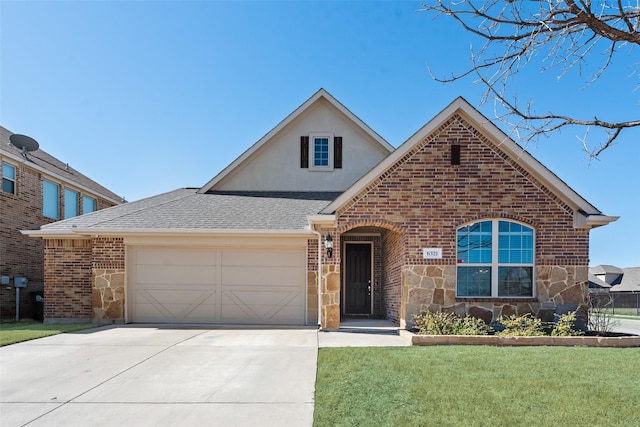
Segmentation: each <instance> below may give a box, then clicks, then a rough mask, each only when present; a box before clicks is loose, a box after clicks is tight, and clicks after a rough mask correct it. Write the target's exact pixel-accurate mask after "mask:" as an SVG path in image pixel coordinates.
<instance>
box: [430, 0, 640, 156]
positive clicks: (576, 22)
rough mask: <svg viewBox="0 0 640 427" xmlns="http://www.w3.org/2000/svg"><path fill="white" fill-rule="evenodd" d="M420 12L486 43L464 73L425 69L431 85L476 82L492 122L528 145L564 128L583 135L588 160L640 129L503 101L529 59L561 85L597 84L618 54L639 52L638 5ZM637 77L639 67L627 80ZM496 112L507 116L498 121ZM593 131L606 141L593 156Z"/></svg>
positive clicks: (456, 7) (468, 0) (464, 1)
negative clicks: (578, 78)
mask: <svg viewBox="0 0 640 427" xmlns="http://www.w3.org/2000/svg"><path fill="white" fill-rule="evenodd" d="M422 6H423V9H421V10H420V11H423V12H434V13H436V16H437V17H439V16H442V15H445V16H448V17H451V18H453V19H454V20H455V21H456V22H457V23H458V24H459V25H461V26H462V28H464V29H465V30H466V31H468V32H470V33H472V34H474V35H475V36H478V37H479V38H481V39H483V40H485V42H484V44H483V45H482V46H481V47H480V48H478V49H474V48H473V46H472V47H471V55H470V61H471V65H470V67H469V68H468V69H466V70H464V71H462V72H460V73H457V74H456V73H454V74H451V75H450V76H449V77H437V76H436V75H435V73H434V71H433V69H432V68H431V67H428V70H429V73H430V74H431V76H432V78H433V79H435V80H436V81H439V82H443V83H451V82H455V81H457V80H460V79H463V78H465V77H468V76H470V75H473V74H475V75H476V76H477V77H478V79H479V81H480V82H481V83H482V84H483V85H484V86H485V87H486V91H485V94H484V96H483V102H484V101H486V100H487V99H489V98H493V99H494V101H495V103H496V117H497V118H498V119H500V120H501V121H503V122H504V123H505V124H507V125H508V126H509V127H510V128H511V131H512V132H513V133H514V134H515V135H518V137H519V138H521V139H522V140H524V141H530V140H532V139H535V138H537V137H540V136H544V135H550V134H551V133H554V132H558V131H560V130H561V129H563V128H566V127H585V128H586V132H585V137H584V138H583V144H584V147H585V150H586V151H587V153H588V154H589V156H591V157H597V156H599V155H600V154H601V153H602V152H603V151H604V150H606V149H607V148H609V147H611V146H612V145H613V144H614V141H615V140H616V139H617V138H618V137H619V136H620V134H621V133H622V131H624V130H626V129H629V128H633V127H638V126H640V120H625V121H615V120H601V119H599V118H598V117H597V115H596V114H594V117H593V119H584V118H577V117H571V116H570V115H565V114H557V113H552V112H549V113H545V114H540V113H536V112H534V111H532V108H531V105H532V103H531V102H528V103H527V104H526V105H525V106H524V107H521V106H520V105H519V102H518V99H517V96H516V95H515V94H514V95H507V93H508V90H507V89H509V88H510V87H511V84H512V81H513V79H514V78H515V77H516V76H517V74H518V73H519V72H520V70H522V69H523V68H524V67H526V66H527V65H530V64H531V62H532V60H533V59H534V58H536V60H538V59H540V60H541V63H542V65H541V66H540V67H541V68H540V71H541V72H548V71H550V70H552V69H554V68H556V69H558V70H559V71H558V78H561V77H563V76H564V75H566V74H567V73H568V72H569V71H572V70H575V71H577V72H578V73H579V74H580V75H582V72H583V70H584V69H594V68H595V72H593V73H592V75H591V76H589V77H585V84H586V85H587V86H588V85H590V84H592V83H594V82H595V81H597V80H598V79H599V78H600V77H601V76H602V75H603V74H604V73H605V72H606V71H607V70H608V69H609V67H611V66H612V64H613V60H614V57H615V55H616V54H617V53H618V52H619V51H620V49H622V48H624V47H628V48H629V49H632V48H633V47H636V48H637V47H638V46H640V32H639V31H638V27H639V26H640V4H639V3H638V2H631V0H628V1H624V0H609V1H607V0H600V1H597V2H592V1H591V0H564V1H559V0H539V1H526V2H525V1H514V0H510V1H499V0H484V1H481V2H480V1H472V0H459V1H447V0H434V1H432V2H429V3H423V5H422ZM601 53H605V55H600V54H601ZM596 55H597V56H596ZM637 69H638V67H637V66H636V68H635V69H634V70H633V72H632V73H631V74H635V73H636V72H637ZM635 88H637V84H635V85H634V89H635ZM497 107H501V108H502V109H504V110H506V113H502V114H499V113H498V110H499V109H498V108H497ZM590 128H598V129H602V130H603V131H604V132H605V135H606V137H605V138H604V141H602V142H599V143H597V144H596V145H595V146H594V147H591V148H589V145H588V144H587V141H586V135H588V133H589V132H588V130H589V129H590Z"/></svg>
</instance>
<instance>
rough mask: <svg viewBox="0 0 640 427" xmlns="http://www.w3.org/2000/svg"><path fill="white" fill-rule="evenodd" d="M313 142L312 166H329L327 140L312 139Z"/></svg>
mask: <svg viewBox="0 0 640 427" xmlns="http://www.w3.org/2000/svg"><path fill="white" fill-rule="evenodd" d="M313 141H314V142H313V165H314V166H329V138H314V139H313Z"/></svg>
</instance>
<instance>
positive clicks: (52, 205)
mask: <svg viewBox="0 0 640 427" xmlns="http://www.w3.org/2000/svg"><path fill="white" fill-rule="evenodd" d="M59 198H60V189H59V187H58V185H57V184H55V183H53V182H51V181H47V180H46V179H43V180H42V214H43V215H44V216H46V217H48V218H52V219H59V210H58V209H59V208H58V206H59Z"/></svg>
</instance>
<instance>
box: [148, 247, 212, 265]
mask: <svg viewBox="0 0 640 427" xmlns="http://www.w3.org/2000/svg"><path fill="white" fill-rule="evenodd" d="M136 256H137V259H136V263H137V264H148V265H211V264H212V263H213V261H214V260H215V258H216V251H215V250H210V249H180V250H175V249H173V248H157V249H151V248H148V249H144V250H138V251H136Z"/></svg>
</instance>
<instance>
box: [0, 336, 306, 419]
mask: <svg viewBox="0 0 640 427" xmlns="http://www.w3.org/2000/svg"><path fill="white" fill-rule="evenodd" d="M317 335H318V332H317V330H315V329H261V328H252V329H237V328H234V329H225V328H221V329H198V327H187V326H185V327H180V326H178V327H168V326H157V327H154V326H141V325H126V326H108V327H102V328H99V329H94V330H89V331H83V332H78V333H71V334H62V335H56V336H53V337H48V338H43V339H39V340H35V341H30V342H25V343H21V344H15V345H10V346H6V347H2V348H0V424H1V425H2V426H3V427H9V426H23V425H29V426H79V425H82V426H102V425H105V426H106V425H108V426H121V425H128V426H169V425H170V426H175V425H207V426H253V425H260V426H310V425H312V422H313V394H314V385H315V378H316V362H317V354H318V337H317Z"/></svg>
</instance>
